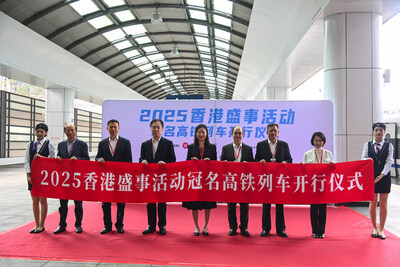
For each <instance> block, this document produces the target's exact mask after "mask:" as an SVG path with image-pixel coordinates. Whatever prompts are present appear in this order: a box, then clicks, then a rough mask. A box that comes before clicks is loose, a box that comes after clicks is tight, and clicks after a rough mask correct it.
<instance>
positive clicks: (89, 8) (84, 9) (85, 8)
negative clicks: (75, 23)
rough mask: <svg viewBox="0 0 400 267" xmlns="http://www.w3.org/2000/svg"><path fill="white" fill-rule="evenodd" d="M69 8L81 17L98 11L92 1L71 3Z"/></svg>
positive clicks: (81, 0) (85, 0)
mask: <svg viewBox="0 0 400 267" xmlns="http://www.w3.org/2000/svg"><path fill="white" fill-rule="evenodd" d="M71 6H72V7H73V8H74V9H75V10H76V12H78V13H79V14H80V15H81V16H83V15H86V14H90V13H93V12H96V11H98V10H100V9H99V8H98V7H97V6H96V5H95V4H94V3H93V1H92V0H80V1H78V2H75V3H72V4H71Z"/></svg>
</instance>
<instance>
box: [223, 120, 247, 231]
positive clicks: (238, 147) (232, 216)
mask: <svg viewBox="0 0 400 267" xmlns="http://www.w3.org/2000/svg"><path fill="white" fill-rule="evenodd" d="M232 137H233V143H230V144H227V145H225V146H224V147H223V148H222V153H221V160H224V161H236V162H252V161H254V158H253V148H252V147H251V146H248V145H245V144H243V143H242V139H243V129H242V127H240V126H236V127H234V128H233V129H232ZM228 221H229V228H230V230H229V235H231V236H232V235H236V231H237V228H238V224H237V218H236V203H228ZM248 222H249V203H240V225H239V228H240V233H241V234H242V235H244V236H247V237H249V236H250V233H249V231H248V230H247V224H248Z"/></svg>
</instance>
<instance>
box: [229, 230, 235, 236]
mask: <svg viewBox="0 0 400 267" xmlns="http://www.w3.org/2000/svg"><path fill="white" fill-rule="evenodd" d="M228 235H230V236H232V235H236V230H234V229H230V230H229V233H228Z"/></svg>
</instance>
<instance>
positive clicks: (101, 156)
mask: <svg viewBox="0 0 400 267" xmlns="http://www.w3.org/2000/svg"><path fill="white" fill-rule="evenodd" d="M119 129H120V128H119V122H118V121H117V120H115V119H112V120H109V121H108V122H107V130H108V132H109V133H110V137H109V138H106V139H103V140H101V141H100V143H99V148H98V150H97V155H96V161H97V162H100V163H104V162H106V161H119V162H132V150H131V142H130V141H129V140H128V139H125V138H123V137H121V136H119V135H118V131H119ZM102 209H103V220H104V229H103V230H101V232H100V234H107V233H108V232H111V230H112V221H111V203H109V202H103V204H102ZM124 214H125V203H117V222H116V223H115V228H117V231H118V233H120V234H123V233H124V232H125V231H124Z"/></svg>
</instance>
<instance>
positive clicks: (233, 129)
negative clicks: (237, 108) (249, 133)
mask: <svg viewBox="0 0 400 267" xmlns="http://www.w3.org/2000/svg"><path fill="white" fill-rule="evenodd" d="M238 127H239V128H240V129H242V132H243V128H242V126H239V125H237V126H235V127H233V128H232V131H231V135H233V132H234V131H235V129H236V128H238Z"/></svg>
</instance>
